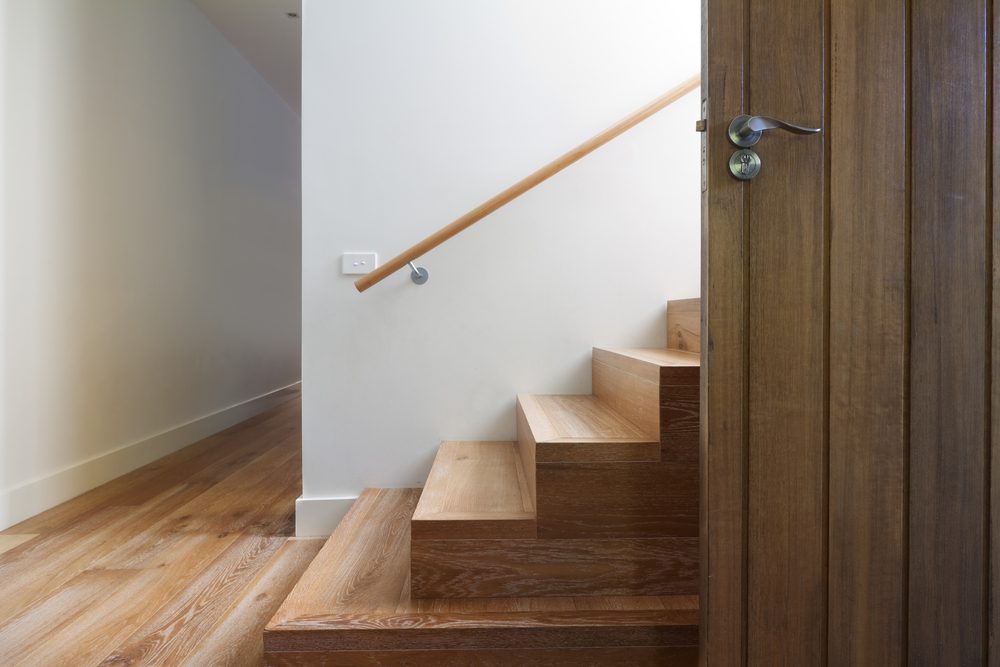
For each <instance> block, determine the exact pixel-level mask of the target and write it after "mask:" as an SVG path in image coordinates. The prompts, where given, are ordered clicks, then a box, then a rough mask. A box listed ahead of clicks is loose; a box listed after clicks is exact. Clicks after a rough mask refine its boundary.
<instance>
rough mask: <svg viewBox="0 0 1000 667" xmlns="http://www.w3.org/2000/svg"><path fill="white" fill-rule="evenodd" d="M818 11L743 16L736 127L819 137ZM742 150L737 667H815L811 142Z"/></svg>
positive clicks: (814, 198)
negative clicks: (743, 84) (745, 219)
mask: <svg viewBox="0 0 1000 667" xmlns="http://www.w3.org/2000/svg"><path fill="white" fill-rule="evenodd" d="M823 11H824V7H823V2H822V0H796V1H795V2H756V3H753V2H752V3H750V33H749V34H750V70H749V73H748V79H749V91H750V104H749V113H751V114H764V115H770V116H775V117H777V118H780V119H783V120H788V121H791V122H794V123H801V124H804V125H812V126H821V125H822V124H823V120H824V119H823V114H824V107H823V78H824V68H823V45H824V33H823ZM755 149H756V151H757V152H758V153H759V154H760V156H761V160H762V162H763V164H764V169H763V170H762V171H761V174H760V175H759V176H758V177H757V178H756V179H754V181H753V182H752V183H751V185H750V186H749V198H748V204H747V208H748V216H749V220H750V227H749V234H750V244H749V255H750V269H749V285H748V286H749V308H750V313H751V316H750V328H749V373H750V378H751V382H750V388H749V426H750V438H749V476H748V479H749V496H748V501H747V504H748V507H747V511H748V517H747V521H748V536H749V543H748V554H747V586H748V588H747V605H748V611H747V614H748V618H747V637H748V645H747V654H748V662H749V664H751V665H775V666H776V665H796V666H798V665H809V664H818V662H819V661H820V660H821V656H822V653H823V644H824V637H825V634H826V619H825V608H826V603H825V595H826V573H825V570H824V554H825V549H826V544H825V539H826V529H825V512H826V507H825V498H826V489H825V471H824V462H825V451H824V440H825V435H824V418H825V379H826V378H825V363H824V357H825V350H824V345H825V335H826V334H825V325H826V322H825V318H826V314H825V310H826V308H825V300H826V285H825V280H826V268H825V264H826V250H827V249H826V230H825V217H826V216H825V201H824V192H825V190H824V175H825V174H824V172H825V164H824V151H823V137H822V135H821V136H797V135H791V134H786V133H780V132H773V133H768V134H766V135H765V136H764V137H763V138H762V139H761V140H760V143H758V144H757V146H756V147H755ZM790 582H795V583H794V585H790ZM793 626H794V627H796V628H797V629H798V631H797V632H795V633H794V634H789V633H788V632H787V628H789V627H793Z"/></svg>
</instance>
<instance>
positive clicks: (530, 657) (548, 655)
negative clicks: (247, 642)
mask: <svg viewBox="0 0 1000 667" xmlns="http://www.w3.org/2000/svg"><path fill="white" fill-rule="evenodd" d="M695 634H696V633H695ZM691 641H693V642H696V641H697V638H695V639H693V640H691ZM267 664H268V665H269V666H271V667H312V666H316V667H328V666H329V665H338V666H340V667H355V666H356V667H371V666H372V665H381V666H382V667H397V666H398V667H523V666H524V665H545V667H580V665H589V666H591V667H602V666H604V665H607V666H608V667H621V666H622V665H629V666H630V667H695V665H697V664H698V646H697V644H696V643H695V644H693V645H692V646H624V647H614V648H556V649H490V648H486V649H475V650H465V651H463V650H457V651H419V650H407V651H328V652H322V651H319V652H305V651H301V652H294V653H271V654H269V655H268V661H267Z"/></svg>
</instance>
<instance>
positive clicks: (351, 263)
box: [340, 252, 378, 276]
mask: <svg viewBox="0 0 1000 667" xmlns="http://www.w3.org/2000/svg"><path fill="white" fill-rule="evenodd" d="M377 268H378V254H377V253H374V252H345V253H344V254H343V256H342V257H341V258H340V272H341V273H343V274H344V275H345V276H353V275H357V274H359V273H371V272H372V271H374V270H375V269H377Z"/></svg>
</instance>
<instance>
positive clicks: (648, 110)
mask: <svg viewBox="0 0 1000 667" xmlns="http://www.w3.org/2000/svg"><path fill="white" fill-rule="evenodd" d="M699 85H701V76H700V75H695V76H692V77H691V78H690V79H688V80H686V81H684V82H683V83H682V84H680V85H679V86H677V87H676V88H672V89H670V90H669V91H667V92H666V93H664V94H663V95H661V96H659V97H657V98H656V99H655V100H653V101H652V102H650V103H649V104H647V105H646V106H644V107H642V108H641V109H639V110H638V111H635V112H633V113H631V114H629V115H628V116H626V117H625V118H623V119H621V120H620V121H618V122H617V123H615V124H614V125H612V126H611V127H609V128H608V129H606V130H604V131H603V132H601V133H600V134H597V135H595V136H593V137H591V138H590V139H587V140H586V141H585V142H583V143H582V144H580V145H579V146H577V147H576V148H574V149H573V150H571V151H569V152H568V153H566V154H564V155H562V156H560V157H558V158H556V159H555V160H553V161H552V162H550V163H548V164H547V165H545V166H544V167H542V168H541V169H539V170H538V171H536V172H535V173H533V174H531V175H530V176H528V177H526V178H523V179H521V180H520V181H518V182H517V183H515V184H514V185H512V186H510V187H509V188H507V189H506V190H504V191H503V192H501V193H500V194H498V195H496V196H494V197H492V198H491V199H489V200H487V201H485V202H483V203H482V204H480V205H479V206H477V207H476V208H474V209H472V210H471V211H469V212H468V213H466V214H465V215H463V216H462V217H460V218H458V219H457V220H455V221H454V222H452V223H450V224H448V225H447V226H445V227H442V228H441V229H439V230H438V231H436V232H434V233H433V234H431V235H430V236H428V237H427V238H425V239H424V240H423V241H421V242H420V243H418V244H416V245H415V246H413V247H412V248H410V249H409V250H406V251H405V252H402V253H400V254H398V255H396V256H395V257H393V258H392V259H390V260H389V261H388V262H386V263H385V264H383V265H382V266H380V267H378V268H377V269H375V270H374V271H372V272H371V273H368V274H366V275H364V276H362V277H361V278H359V279H358V280H357V281H355V283H354V286H355V287H357V288H358V291H359V292H364V291H365V290H366V289H368V288H369V287H371V286H372V285H375V284H376V283H378V282H381V281H382V280H384V279H385V278H387V277H388V276H390V275H392V274H393V273H395V272H396V271H399V270H400V269H401V268H403V267H404V266H406V265H407V264H408V263H410V262H412V261H414V260H415V259H417V258H418V257H421V256H422V255H425V254H427V253H428V252H430V251H431V250H433V249H434V248H436V247H438V246H439V245H441V244H442V243H444V242H445V241H447V240H448V239H450V238H451V237H453V236H455V235H456V234H458V233H459V232H461V231H464V230H466V229H468V228H469V227H471V226H472V225H474V224H475V223H477V222H479V221H480V220H482V219H483V218H485V217H486V216H488V215H489V214H490V213H492V212H493V211H496V210H497V209H498V208H500V207H502V206H505V205H506V204H509V203H510V202H512V201H513V200H515V199H517V198H518V197H520V196H521V195H523V194H524V193H525V192H527V191H528V190H530V189H532V188H533V187H535V186H536V185H538V184H539V183H541V182H543V181H545V180H547V179H549V178H551V177H552V176H554V175H556V174H558V173H559V172H560V171H562V170H563V169H565V168H566V167H568V166H570V165H571V164H573V163H574V162H576V161H577V160H579V159H580V158H582V157H584V156H585V155H588V154H590V153H592V152H594V151H595V150H597V149H598V148H600V147H601V146H603V145H604V144H606V143H608V142H609V141H611V140H612V139H614V138H615V137H617V136H619V135H620V134H623V133H624V132H625V131H626V130H629V129H631V128H633V127H635V126H636V125H638V124H639V123H641V122H642V121H644V120H646V119H647V118H649V117H650V116H652V115H653V114H655V113H656V112H658V111H661V110H663V109H665V108H666V107H668V106H670V105H671V104H673V103H674V102H676V101H677V100H679V99H680V98H682V97H684V96H685V95H687V94H688V93H690V92H691V91H692V90H694V89H695V88H697V87H698V86H699Z"/></svg>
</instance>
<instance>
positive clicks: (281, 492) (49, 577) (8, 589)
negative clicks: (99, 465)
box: [0, 391, 323, 666]
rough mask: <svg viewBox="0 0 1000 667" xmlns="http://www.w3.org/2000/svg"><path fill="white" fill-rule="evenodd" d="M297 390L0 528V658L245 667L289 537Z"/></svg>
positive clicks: (6, 661) (296, 572)
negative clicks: (203, 436) (228, 425)
mask: <svg viewBox="0 0 1000 667" xmlns="http://www.w3.org/2000/svg"><path fill="white" fill-rule="evenodd" d="M299 424H300V396H299V392H298V391H294V392H291V391H290V392H288V396H287V400H285V402H284V403H282V404H281V405H279V406H278V407H276V408H273V409H271V410H269V411H268V412H265V413H262V414H261V415H258V416H257V417H254V418H252V419H250V420H247V421H245V422H243V423H241V424H238V425H236V426H234V427H232V428H229V429H227V430H225V431H223V432H221V433H218V434H216V435H214V436H212V437H210V438H206V439H205V440H202V441H200V442H198V443H195V444H194V445H191V446H190V447H187V448H185V449H182V450H180V451H178V452H176V453H174V454H172V455H170V456H168V457H166V458H163V459H160V460H159V461H156V462H154V463H152V464H150V465H148V466H145V467H143V468H140V469H138V470H136V471H134V472H132V473H130V474H128V475H125V476H123V477H119V478H118V479H115V480H114V481H112V482H110V483H108V484H105V485H103V486H100V487H98V488H96V489H94V490H93V491H90V492H89V493H86V494H84V495H82V496H79V497H77V498H74V499H73V500H71V501H69V502H66V503H63V504H62V505H59V506H57V507H55V508H53V509H51V510H49V511H47V512H44V513H43V514H40V515H38V516H35V517H32V518H30V519H28V520H26V521H24V522H22V523H20V524H18V525H16V526H13V527H11V528H10V529H8V530H6V531H3V532H0V581H2V582H3V584H2V586H0V587H2V591H3V592H2V595H0V664H3V665H20V664H24V665H57V664H59V665H65V664H73V665H81V666H82V665H99V664H109V665H110V664H178V663H180V662H184V663H185V664H211V665H252V664H259V663H260V662H261V657H262V652H261V651H262V648H261V635H262V629H263V626H264V624H265V623H266V622H267V620H268V619H269V618H270V617H271V616H272V614H273V613H274V611H275V610H276V609H277V607H278V605H279V604H280V602H281V601H282V600H283V599H284V598H285V596H286V595H287V593H288V591H289V590H290V589H291V587H292V585H293V584H294V583H295V582H296V581H297V580H298V579H299V576H300V575H301V573H302V571H303V570H304V569H305V568H306V566H307V565H308V564H309V562H310V561H311V560H312V558H313V557H314V556H315V554H316V552H317V551H318V550H319V548H320V546H322V544H323V540H308V539H296V538H294V537H292V535H293V534H294V521H293V513H294V507H295V498H296V496H297V495H298V493H299V490H300V488H301V486H300V484H301V453H300V439H301V432H300V426H299Z"/></svg>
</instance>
